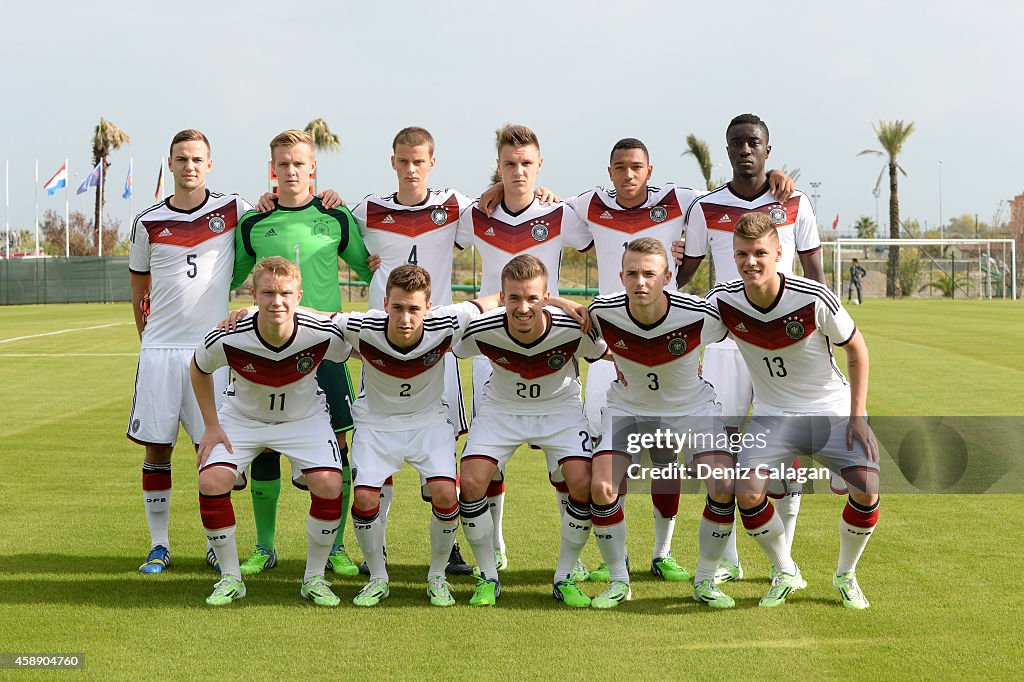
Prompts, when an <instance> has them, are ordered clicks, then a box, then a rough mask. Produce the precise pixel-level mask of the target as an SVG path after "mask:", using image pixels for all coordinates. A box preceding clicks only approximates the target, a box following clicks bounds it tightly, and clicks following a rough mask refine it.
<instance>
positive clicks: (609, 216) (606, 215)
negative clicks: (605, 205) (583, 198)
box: [601, 211, 612, 220]
mask: <svg viewBox="0 0 1024 682" xmlns="http://www.w3.org/2000/svg"><path fill="white" fill-rule="evenodd" d="M611 219H612V214H611V212H610V211H605V212H604V213H602V214H601V220H611Z"/></svg>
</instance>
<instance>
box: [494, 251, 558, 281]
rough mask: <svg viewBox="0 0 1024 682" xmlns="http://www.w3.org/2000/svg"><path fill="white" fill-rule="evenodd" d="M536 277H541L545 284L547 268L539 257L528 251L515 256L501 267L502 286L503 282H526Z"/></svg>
mask: <svg viewBox="0 0 1024 682" xmlns="http://www.w3.org/2000/svg"><path fill="white" fill-rule="evenodd" d="M537 277H543V278H544V284H545V286H547V281H548V269H547V268H546V267H544V263H542V262H541V260H540V259H539V258H537V257H536V256H531V255H530V254H528V253H524V254H522V255H519V256H516V257H515V258H513V259H512V260H510V261H509V262H508V263H505V267H503V268H502V269H501V285H502V286H505V282H527V281H529V280H531V279H536V278H537Z"/></svg>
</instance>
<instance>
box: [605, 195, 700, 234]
mask: <svg viewBox="0 0 1024 682" xmlns="http://www.w3.org/2000/svg"><path fill="white" fill-rule="evenodd" d="M682 215H683V211H682V209H681V208H680V207H679V200H678V199H677V198H676V193H675V192H669V193H667V194H666V195H665V197H664V198H663V199H662V200H661V201H659V202H658V203H657V205H655V206H647V207H645V208H608V206H606V205H605V203H604V202H603V201H601V200H600V199H599V198H598V193H597V192H594V196H592V197H591V198H590V206H589V207H587V220H588V221H590V222H592V223H594V224H595V225H601V226H602V227H609V228H611V229H613V230H617V231H619V232H625V233H626V234H636V233H637V232H640V231H642V230H646V229H649V228H652V227H654V226H655V225H657V224H658V223H663V222H665V221H666V220H675V219H676V218H679V217H680V216H682Z"/></svg>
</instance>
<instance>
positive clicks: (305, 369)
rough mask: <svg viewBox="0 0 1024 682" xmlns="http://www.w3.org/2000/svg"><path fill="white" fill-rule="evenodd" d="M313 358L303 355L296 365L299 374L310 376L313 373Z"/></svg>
mask: <svg viewBox="0 0 1024 682" xmlns="http://www.w3.org/2000/svg"><path fill="white" fill-rule="evenodd" d="M313 364H314V363H313V358H311V357H309V356H308V355H303V356H302V357H301V358H299V360H298V362H296V363H295V370H296V371H297V372H298V373H299V374H309V373H310V372H311V371H313Z"/></svg>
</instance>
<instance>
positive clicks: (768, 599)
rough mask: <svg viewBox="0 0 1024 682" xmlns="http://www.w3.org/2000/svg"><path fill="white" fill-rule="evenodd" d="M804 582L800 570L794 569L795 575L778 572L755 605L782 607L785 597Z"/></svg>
mask: <svg viewBox="0 0 1024 682" xmlns="http://www.w3.org/2000/svg"><path fill="white" fill-rule="evenodd" d="M801 583H803V584H804V585H806V584H807V583H806V582H804V579H803V578H802V577H800V569H799V568H797V569H796V573H783V572H781V571H780V572H779V573H778V574H776V575H775V577H774V578H772V585H771V587H769V588H768V592H766V593H765V595H764V596H763V597H761V601H759V602H758V603H757V605H758V606H763V607H765V608H774V607H776V606H782V605H783V604H785V603H786V597H788V596H789V594H790V593H791V592H793V591H794V590H799V589H800V584H801Z"/></svg>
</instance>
